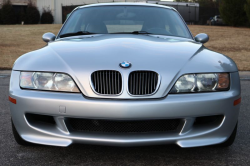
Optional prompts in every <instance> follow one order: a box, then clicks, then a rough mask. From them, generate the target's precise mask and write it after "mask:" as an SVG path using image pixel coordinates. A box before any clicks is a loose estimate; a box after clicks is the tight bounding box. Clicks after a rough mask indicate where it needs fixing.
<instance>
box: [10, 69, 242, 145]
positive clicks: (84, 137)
mask: <svg viewBox="0 0 250 166" xmlns="http://www.w3.org/2000/svg"><path fill="white" fill-rule="evenodd" d="M19 74H20V72H18V71H13V72H12V75H11V81H10V96H11V97H12V98H15V99H16V101H17V104H12V103H10V110H11V115H12V119H13V122H14V125H15V127H16V129H17V131H18V133H19V134H20V136H21V137H22V138H23V139H24V140H26V141H28V142H33V143H38V144H45V145H55V146H69V145H70V144H72V143H85V144H99V145H112V146H139V145H156V144H177V145H179V146H180V147H196V146H206V145H212V144H219V143H222V142H224V141H226V140H227V139H228V138H229V136H230V135H231V133H232V131H233V129H234V127H235V125H236V123H237V121H238V114H239V110H240V105H236V106H234V101H235V100H237V99H238V98H240V82H239V75H238V73H237V72H236V73H231V80H235V81H231V89H230V90H229V91H226V92H214V93H197V94H176V95H168V96H167V97H165V98H162V99H153V100H152V99H151V100H109V99H93V98H92V99H90V98H85V97H83V95H81V94H71V93H55V92H44V91H31V90H21V89H20V87H19ZM60 108H66V109H65V110H64V109H63V110H61V109H60ZM26 113H34V114H40V115H50V116H53V117H54V119H55V122H56V125H53V126H48V125H41V124H37V125H34V124H30V123H29V122H28V121H27V119H26V117H25V114H26ZM212 115H223V116H224V119H223V120H222V121H221V123H220V124H216V125H215V124H213V125H203V126H194V125H193V124H194V121H195V119H196V117H202V116H212ZM67 117H74V118H87V119H109V120H112V119H115V120H117V119H119V120H138V119H139V120H146V119H176V118H179V119H183V120H184V124H183V126H182V128H181V130H180V132H178V133H154V134H153V133H151V134H119V133H118V134H110V133H84V132H81V133H79V132H71V131H69V130H68V128H67V125H66V124H65V121H64V120H65V118H67Z"/></svg>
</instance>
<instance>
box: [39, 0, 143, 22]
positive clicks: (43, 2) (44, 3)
mask: <svg viewBox="0 0 250 166" xmlns="http://www.w3.org/2000/svg"><path fill="white" fill-rule="evenodd" d="M125 1H126V2H146V1H145V0H37V7H38V9H39V11H40V12H42V10H43V8H49V9H50V10H51V11H52V14H53V16H54V20H55V22H54V23H55V24H61V23H63V22H64V21H65V19H66V17H67V14H69V13H70V12H71V11H72V10H73V9H74V8H76V7H77V6H81V5H88V4H94V3H108V2H125Z"/></svg>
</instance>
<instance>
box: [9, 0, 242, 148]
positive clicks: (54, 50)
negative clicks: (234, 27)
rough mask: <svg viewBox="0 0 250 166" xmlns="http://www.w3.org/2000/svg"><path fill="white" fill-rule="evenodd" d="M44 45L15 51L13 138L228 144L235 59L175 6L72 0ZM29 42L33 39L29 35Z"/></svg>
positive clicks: (237, 92) (237, 98)
mask: <svg viewBox="0 0 250 166" xmlns="http://www.w3.org/2000/svg"><path fill="white" fill-rule="evenodd" d="M43 40H44V41H45V42H46V43H47V45H46V46H45V47H43V48H41V49H39V50H36V51H33V52H29V53H27V54H25V55H22V56H21V57H19V58H18V59H17V60H16V62H15V64H14V66H13V70H12V74H11V80H10V89H9V101H10V110H11V121H12V128H13V135H14V137H15V140H16V142H17V143H18V144H20V145H30V144H43V145H54V146H64V147H66V146H69V145H71V144H74V143H83V144H97V145H110V146H140V145H156V144H177V145H178V146H180V147H185V148H186V147H198V146H207V145H215V144H217V145H220V146H230V145H231V144H232V143H233V142H234V139H235V136H236V131H237V123H238V114H239V110H240V102H241V89H240V81H239V74H238V69H237V66H236V64H235V63H234V61H233V60H232V59H230V58H229V57H227V56H225V55H222V54H220V53H216V52H214V51H211V50H209V49H207V48H206V47H205V46H204V43H206V42H208V40H209V37H208V35H207V34H204V33H201V34H198V35H197V36H195V37H193V35H192V34H191V32H190V30H189V29H188V27H187V25H186V23H185V22H184V20H183V19H182V17H181V16H180V14H179V13H178V11H177V10H176V9H174V8H172V7H167V6H160V5H153V4H147V3H106V4H94V5H86V6H81V7H77V8H76V9H75V10H73V11H72V13H71V14H70V15H69V17H68V18H67V20H66V21H65V23H64V25H63V26H62V28H61V30H60V31H59V33H58V34H57V35H54V34H52V33H46V34H44V35H43ZM31 42H32V41H31Z"/></svg>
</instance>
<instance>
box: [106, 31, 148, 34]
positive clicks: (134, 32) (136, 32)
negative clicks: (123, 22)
mask: <svg viewBox="0 0 250 166" xmlns="http://www.w3.org/2000/svg"><path fill="white" fill-rule="evenodd" d="M111 34H152V33H149V32H147V31H133V32H115V33H111Z"/></svg>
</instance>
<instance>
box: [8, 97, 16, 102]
mask: <svg viewBox="0 0 250 166" xmlns="http://www.w3.org/2000/svg"><path fill="white" fill-rule="evenodd" d="M9 101H10V102H11V103H13V104H16V99H14V98H12V97H10V96H9Z"/></svg>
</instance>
